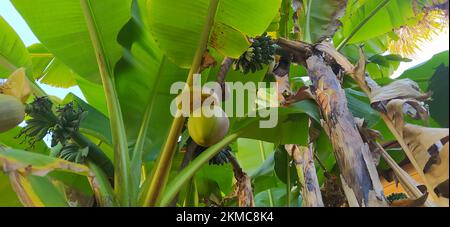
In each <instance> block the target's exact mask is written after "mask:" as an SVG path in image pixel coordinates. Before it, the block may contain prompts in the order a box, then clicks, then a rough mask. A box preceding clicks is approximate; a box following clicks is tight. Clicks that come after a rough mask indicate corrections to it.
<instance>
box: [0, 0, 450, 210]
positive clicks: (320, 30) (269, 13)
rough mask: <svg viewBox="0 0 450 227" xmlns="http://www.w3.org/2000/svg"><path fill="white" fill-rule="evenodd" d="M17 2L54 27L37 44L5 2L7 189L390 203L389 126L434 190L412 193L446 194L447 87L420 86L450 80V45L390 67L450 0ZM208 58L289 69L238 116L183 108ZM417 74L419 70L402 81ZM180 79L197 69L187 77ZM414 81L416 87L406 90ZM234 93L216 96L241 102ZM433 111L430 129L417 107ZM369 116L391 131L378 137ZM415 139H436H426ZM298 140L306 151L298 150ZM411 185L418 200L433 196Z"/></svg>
mask: <svg viewBox="0 0 450 227" xmlns="http://www.w3.org/2000/svg"><path fill="white" fill-rule="evenodd" d="M11 3H12V4H13V5H14V7H15V9H16V10H17V11H18V12H19V13H20V15H21V16H22V17H23V19H24V20H25V21H26V22H27V24H28V26H29V27H30V29H31V30H32V31H33V33H34V34H35V35H36V36H37V38H38V39H39V42H40V43H37V44H34V45H31V46H28V47H26V46H25V45H24V44H23V42H22V41H21V39H20V37H19V36H18V35H17V34H16V32H15V31H14V28H13V27H11V26H10V25H9V24H8V23H6V21H5V20H4V19H3V18H2V17H0V31H1V32H0V78H4V79H0V98H1V99H0V104H2V105H1V106H0V113H2V115H0V129H2V130H1V131H0V182H1V185H0V205H23V206H212V205H213V206H324V205H326V204H334V205H339V206H389V205H391V203H392V202H391V201H389V200H388V199H386V197H387V195H385V194H384V192H383V185H382V184H381V181H380V174H379V171H380V170H381V171H385V170H383V164H385V163H383V162H382V161H381V162H379V160H377V158H376V156H377V154H379V151H378V148H379V146H373V145H374V144H378V145H380V144H383V142H389V141H390V140H395V141H397V143H398V144H399V145H400V147H401V148H402V149H403V150H404V152H405V154H406V155H404V156H403V158H402V159H401V160H396V161H397V164H399V163H401V162H402V161H403V159H405V156H406V157H407V158H408V159H409V160H410V162H411V163H412V164H413V166H414V167H415V168H416V170H417V172H418V173H419V175H420V176H421V177H422V178H423V183H424V184H425V185H426V186H427V187H428V189H429V190H428V192H423V195H428V194H430V195H431V196H430V198H428V199H429V200H428V202H426V203H425V202H422V203H417V202H416V203H414V204H419V205H426V206H431V205H436V204H437V205H445V204H447V205H448V129H436V128H440V127H448V119H447V121H446V119H445V117H442V116H448V114H447V115H445V114H442V111H443V110H442V103H447V101H448V96H447V99H445V98H440V96H439V95H436V94H435V95H434V96H433V101H429V98H430V96H429V95H428V96H427V94H425V93H422V92H420V91H419V88H420V89H422V90H423V92H427V91H432V92H442V91H445V88H443V87H442V86H444V85H443V84H444V83H439V82H436V81H440V80H443V78H447V75H446V74H445V72H447V74H448V51H447V52H446V53H443V54H440V55H437V56H436V57H435V58H433V59H431V60H430V62H429V63H427V64H425V65H422V66H417V67H416V68H413V69H411V70H409V71H407V72H405V74H404V75H403V76H401V77H400V79H398V80H396V79H390V78H389V76H391V75H392V73H393V72H394V71H395V70H396V69H397V68H398V66H399V64H400V62H404V61H409V59H407V58H406V57H404V56H401V55H400V54H401V53H391V54H386V51H387V50H388V48H389V45H390V43H392V42H394V41H396V40H398V39H399V36H400V35H401V34H400V32H398V31H399V29H400V28H402V27H405V26H415V25H417V24H418V23H420V22H421V19H422V18H425V16H424V15H426V14H428V13H430V12H435V13H437V14H442V15H447V16H448V9H447V12H445V10H446V9H445V7H443V6H445V4H447V5H448V1H428V0H408V1H403V0H383V1H374V0H365V1H356V0H348V1H329V0H318V1H316V0H314V1H313V0H265V1H260V0H235V1H226V0H195V1H187V0H164V1H162V0H40V1H32V2H30V1H27V0H11ZM104 9H108V10H104ZM396 32H398V34H397V33H396ZM438 66H439V67H438ZM445 70H447V71H445ZM19 74H20V75H21V78H22V79H21V80H20V81H21V82H20V83H18V82H14V81H17V79H15V78H17V75H19ZM197 75H200V77H201V80H202V82H205V83H206V82H213V81H217V82H219V84H221V85H224V84H225V83H224V82H242V83H250V84H254V85H257V84H258V83H260V82H266V83H267V82H270V81H274V82H276V83H277V84H278V86H277V87H278V90H270V89H262V88H258V86H256V87H257V88H258V89H255V90H254V91H251V92H255V93H257V94H258V97H257V101H256V102H257V109H256V110H251V109H245V110H244V111H243V113H242V116H238V117H235V116H229V117H227V118H225V119H220V120H218V119H210V118H201V119H196V118H194V117H193V116H190V117H185V116H182V115H181V116H180V113H181V110H180V109H177V110H176V112H177V113H178V114H176V115H172V114H171V109H170V107H171V103H172V101H173V100H176V99H177V98H180V97H182V95H183V94H186V93H187V94H194V93H195V92H196V91H195V86H194V85H195V83H194V80H195V77H196V76H197ZM401 79H409V80H410V82H408V83H406V85H399V86H397V87H396V86H395V85H396V82H397V83H398V81H400V83H402V80H401ZM180 82H185V84H186V85H187V86H185V87H184V88H183V90H182V91H181V92H180V93H181V95H180V96H178V95H177V94H172V93H171V91H170V90H171V86H172V85H173V84H174V83H180ZM41 84H47V85H50V86H55V87H62V88H69V87H72V86H77V87H78V88H79V89H80V90H81V91H82V93H83V96H84V97H83V98H82V97H77V96H75V95H74V94H71V93H70V94H68V95H67V96H66V97H65V98H64V99H59V98H57V97H54V96H52V95H51V94H47V92H46V91H45V89H42V88H41ZM403 84H404V83H403ZM408 86H409V89H408ZM399 87H401V88H402V89H400V90H398V92H399V93H401V92H402V91H405V93H406V94H407V96H406V98H407V99H406V98H405V96H402V95H401V94H394V93H395V92H394V91H395V90H396V89H395V88H399ZM405 87H406V88H405ZM411 87H412V88H414V89H415V90H414V89H413V90H414V91H411ZM379 89H380V90H379ZM11 91H15V92H11ZM200 93H201V92H200ZM265 93H268V94H274V93H276V94H277V95H278V96H279V97H280V98H279V99H278V100H276V101H275V102H276V103H277V104H276V105H273V106H272V105H266V104H265V103H267V102H268V101H267V100H266V99H265V97H266V96H264V94H265ZM388 93H389V94H391V95H390V96H388V97H386V96H382V97H380V95H379V94H388ZM438 94H441V93H438ZM200 95H203V94H200ZM209 95H211V94H209ZM209 95H208V97H205V98H211V97H209ZM227 95H230V94H225V93H224V94H222V95H219V96H220V98H218V100H217V101H218V103H219V104H218V105H217V106H215V107H214V109H215V110H217V111H216V112H223V111H222V108H224V107H225V106H226V105H231V106H233V107H235V108H236V107H238V104H237V103H235V99H234V98H228V99H227V97H226V96H227ZM222 96H223V97H222ZM231 97H232V96H231ZM435 97H436V99H435ZM202 98H203V97H202ZM213 98H214V97H213ZM439 98H440V99H439ZM11 100H12V101H11ZM422 101H423V102H428V103H429V104H430V105H429V106H430V112H431V117H430V116H428V112H429V111H428V109H426V108H425V107H424V105H423V103H421V102H422ZM11 103H12V104H11ZM7 104H8V105H7ZM399 105H400V106H402V107H408V108H409V109H408V110H414V111H415V113H417V114H416V115H414V114H412V117H413V118H415V119H409V118H406V117H403V116H404V113H403V109H405V108H403V109H402V108H397V107H398V106H399ZM13 109H14V110H13ZM263 109H265V110H270V111H276V112H277V113H278V123H277V124H276V125H275V126H274V127H272V128H264V127H261V126H260V124H259V122H260V121H261V120H262V118H259V117H252V116H253V114H254V113H253V111H261V110H263ZM8 111H10V112H8ZM11 111H15V112H17V114H11V113H12V112H11ZM447 112H448V110H447ZM191 114H193V113H191ZM406 114H410V115H411V112H407V113H406ZM16 115H17V118H16V119H11V117H10V116H16ZM4 116H7V117H4ZM425 117H429V118H430V120H429V121H430V122H431V125H428V126H426V127H427V128H424V127H423V126H425V124H424V123H422V122H420V121H418V119H419V118H420V119H422V118H425ZM357 118H358V119H359V118H361V119H364V122H366V124H367V127H369V128H372V129H373V130H378V131H379V133H380V134H382V135H383V137H382V138H380V137H368V136H367V135H366V134H364V133H363V132H362V131H361V130H360V128H358V127H357V123H358V122H359V120H358V119H357ZM22 121H24V124H20V123H21V122H22ZM202 122H203V123H204V124H205V125H207V123H208V125H213V126H215V124H220V126H221V127H220V128H219V127H217V128H216V129H215V131H213V130H211V131H208V132H209V133H208V132H205V131H206V130H209V129H210V128H214V127H206V126H205V125H203V123H202ZM417 125H420V126H417ZM416 127H420V128H419V129H420V130H419V129H418V128H416ZM429 127H432V128H429ZM421 130H425V131H426V130H431V131H432V130H435V131H439V133H437V134H436V136H437V137H439V138H437V137H436V136H435V137H431V138H428V137H427V138H425V137H423V136H421V135H423V133H420V132H422V131H421ZM211 133H212V134H215V135H209V134H211ZM445 133H447V134H446V135H447V137H446V136H445ZM216 134H217V135H216ZM438 134H439V135H438ZM209 136H215V137H214V139H211V138H209ZM206 137H208V138H206ZM415 138H416V139H420V141H421V142H420V146H416V147H414V148H412V147H411V145H410V144H411V141H414V139H415ZM445 138H447V140H445ZM208 139H210V140H208ZM45 141H47V142H45ZM49 141H50V142H49ZM205 141H208V142H205ZM211 141H212V142H211ZM285 145H289V146H285ZM439 145H440V146H439ZM432 146H435V147H436V149H434V150H433V152H434V153H429V152H428V153H427V151H429V150H430V149H431V147H432ZM285 147H296V148H299V147H301V148H305V149H306V150H308V152H305V154H307V155H305V158H298V157H297V156H298V154H297V153H295V154H294V153H293V151H291V153H289V149H287V150H286V149H284V148H285ZM417 149H421V150H420V151H417ZM435 150H437V153H436V151H435ZM413 151H414V152H413ZM399 152H400V151H399ZM418 152H419V153H420V152H422V153H420V154H423V155H420V156H418V155H413V153H414V154H416V153H418ZM300 153H302V152H300ZM386 154H388V155H389V154H390V155H393V154H392V152H391V153H389V150H388V152H384V153H383V157H385V159H387V160H390V162H389V166H388V167H384V168H385V169H389V168H393V169H395V170H398V169H399V168H400V167H398V168H397V166H395V165H394V163H392V159H390V158H389V157H387V158H386ZM427 154H429V156H430V157H428V156H427ZM378 157H379V155H378ZM302 160H307V161H308V162H309V163H301V162H302ZM445 160H447V161H445ZM314 162H316V164H314ZM424 163H425V164H424ZM384 166H386V165H384ZM425 166H426V167H427V168H425V169H424V167H425ZM311 168H313V169H311ZM445 169H447V173H445ZM304 174H307V175H304ZM311 174H312V175H311ZM445 180H447V181H446V182H447V192H445ZM311 181H313V183H314V184H313V185H309V184H311ZM414 187H415V186H414ZM305 190H310V191H305ZM413 191H414V192H415V194H414V196H415V197H414V198H410V199H417V198H418V197H420V196H418V195H419V194H420V192H418V190H413ZM312 193H313V194H312ZM321 193H322V194H323V195H324V196H323V198H322V195H321ZM445 193H447V198H445ZM12 194H14V195H15V196H13V197H8V200H6V197H5V199H4V198H3V197H4V196H3V195H12ZM301 195H303V196H305V195H307V196H308V195H309V197H308V198H307V199H308V200H306V201H305V202H303V201H302V196H301ZM326 195H335V196H326ZM333 197H336V198H338V197H339V198H343V199H342V200H339V202H336V201H329V199H330V198H333ZM424 197H425V196H424ZM9 198H12V199H9ZM420 198H422V197H420ZM305 199H306V198H305ZM314 201H316V202H314ZM396 204H398V203H396Z"/></svg>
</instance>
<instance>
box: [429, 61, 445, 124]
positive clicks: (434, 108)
mask: <svg viewBox="0 0 450 227" xmlns="http://www.w3.org/2000/svg"><path fill="white" fill-rule="evenodd" d="M448 74H449V70H448V67H445V66H443V65H441V66H439V68H437V69H436V73H435V74H434V75H433V77H432V78H431V79H430V86H429V87H428V88H429V91H431V92H433V96H432V100H431V101H429V102H428V104H429V105H430V113H431V116H432V117H433V119H434V120H436V121H437V122H438V123H439V125H440V126H441V127H445V128H448V125H449V124H448V120H449V119H448V118H449V104H448V100H449V93H448V91H449V90H448V89H449V87H448V84H449V78H448V77H449V75H448Z"/></svg>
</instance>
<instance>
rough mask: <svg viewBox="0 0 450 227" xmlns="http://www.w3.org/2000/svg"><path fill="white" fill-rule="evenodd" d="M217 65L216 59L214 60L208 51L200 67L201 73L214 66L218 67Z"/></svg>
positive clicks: (204, 54)
mask: <svg viewBox="0 0 450 227" xmlns="http://www.w3.org/2000/svg"><path fill="white" fill-rule="evenodd" d="M216 64H217V61H216V59H214V57H213V56H211V54H210V53H209V51H208V50H207V51H205V53H203V57H202V63H201V65H200V69H199V72H203V70H205V69H207V68H209V67H214V66H216Z"/></svg>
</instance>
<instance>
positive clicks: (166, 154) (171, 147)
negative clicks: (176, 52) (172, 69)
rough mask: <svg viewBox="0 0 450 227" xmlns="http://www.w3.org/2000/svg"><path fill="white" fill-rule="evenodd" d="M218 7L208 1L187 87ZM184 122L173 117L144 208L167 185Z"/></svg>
mask: <svg viewBox="0 0 450 227" xmlns="http://www.w3.org/2000/svg"><path fill="white" fill-rule="evenodd" d="M218 5H219V0H211V1H210V4H209V10H208V15H207V17H206V21H205V25H204V27H203V32H202V35H201V38H200V41H199V45H198V48H197V51H196V53H195V56H194V59H193V62H192V65H191V70H190V71H189V75H188V78H187V84H188V85H189V87H191V86H192V83H193V77H194V74H196V73H198V71H199V68H200V65H201V62H202V58H203V54H204V52H205V51H206V48H207V45H208V41H209V36H210V33H211V30H212V27H213V25H214V18H215V15H216V12H217V9H218ZM189 89H190V88H189ZM184 122H185V118H184V117H182V116H180V117H175V119H174V121H173V122H172V125H171V127H170V130H169V135H168V137H167V140H166V143H165V144H164V146H163V149H162V151H161V154H160V156H159V158H158V161H157V163H156V166H155V167H154V168H155V169H154V171H153V174H152V177H151V178H150V183H149V186H148V188H145V191H144V192H143V193H144V201H143V202H144V205H145V206H155V205H156V203H157V201H158V198H159V197H160V195H161V194H162V191H163V190H164V188H165V186H166V184H167V178H168V176H169V170H170V167H171V165H172V159H173V156H174V154H175V147H176V145H177V142H178V137H179V136H180V133H181V130H182V128H183V125H184Z"/></svg>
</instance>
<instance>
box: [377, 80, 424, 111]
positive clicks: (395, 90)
mask: <svg viewBox="0 0 450 227" xmlns="http://www.w3.org/2000/svg"><path fill="white" fill-rule="evenodd" d="M370 96H371V97H370V100H371V105H372V107H373V108H374V109H376V110H378V111H380V112H385V111H386V110H385V109H384V105H387V103H388V102H390V101H391V100H393V99H408V100H417V101H426V100H428V99H429V98H430V97H431V93H423V92H422V91H420V88H419V85H418V84H417V83H416V82H414V81H412V80H410V79H402V80H396V81H394V82H392V83H390V84H388V85H386V86H384V87H379V88H377V89H374V90H373V91H372V93H371V95H370Z"/></svg>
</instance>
